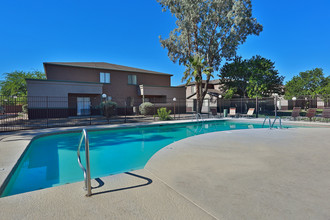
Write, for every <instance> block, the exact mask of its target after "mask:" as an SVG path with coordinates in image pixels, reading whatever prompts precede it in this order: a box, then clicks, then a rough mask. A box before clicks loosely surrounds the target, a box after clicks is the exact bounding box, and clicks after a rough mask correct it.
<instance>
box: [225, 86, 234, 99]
mask: <svg viewBox="0 0 330 220" xmlns="http://www.w3.org/2000/svg"><path fill="white" fill-rule="evenodd" d="M236 93H237V89H236V88H229V89H228V90H227V91H226V93H225V95H224V98H225V99H231V98H233V96H234V95H235V94H236Z"/></svg>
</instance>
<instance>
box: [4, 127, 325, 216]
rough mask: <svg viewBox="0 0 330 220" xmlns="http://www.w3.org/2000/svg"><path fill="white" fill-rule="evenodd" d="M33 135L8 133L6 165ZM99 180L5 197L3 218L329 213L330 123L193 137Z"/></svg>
mask: <svg viewBox="0 0 330 220" xmlns="http://www.w3.org/2000/svg"><path fill="white" fill-rule="evenodd" d="M34 135H35V134H34V132H33V131H25V132H22V133H21V134H19V133H17V134H15V135H14V134H12V135H9V136H4V138H3V139H2V140H1V141H0V151H1V154H0V168H1V167H5V166H4V165H6V164H7V165H6V166H7V167H10V164H12V163H14V164H15V162H16V161H15V159H13V158H16V160H17V155H18V156H19V155H20V153H22V151H23V150H24V148H25V146H26V145H27V143H28V142H29V140H30V139H31V137H32V136H34ZM24 145H25V146H24ZM15 152H16V153H15ZM7 171H8V170H7V168H5V171H0V177H1V176H4V175H5V174H4V173H5V172H7ZM1 178H3V177H1ZM100 180H101V181H100ZM100 180H99V181H98V182H97V181H95V180H93V186H94V187H97V186H99V187H98V188H96V189H93V193H94V195H93V196H92V197H91V198H86V197H84V196H83V195H84V191H83V189H82V187H83V182H78V183H73V184H67V185H62V186H58V187H52V188H48V189H43V190H38V191H33V192H28V193H23V194H19V195H14V196H9V197H4V198H0V209H1V212H0V219H42V218H47V219H59V218H60V219H63V218H64V219H68V218H70V219H80V218H86V219H88V218H95V219H100V218H102V219H104V218H111V219H330V187H329V186H330V129H329V128H293V129H283V130H276V129H273V130H269V129H249V130H234V131H223V132H215V133H208V134H204V135H199V136H194V137H190V138H187V139H183V140H181V141H178V142H175V143H173V144H171V145H168V146H167V147H165V148H163V149H162V150H160V151H159V152H157V153H156V154H155V155H154V156H153V157H152V158H151V159H150V161H149V162H148V164H147V165H146V167H145V169H143V170H138V171H134V172H131V173H125V174H119V175H114V176H108V177H102V178H100Z"/></svg>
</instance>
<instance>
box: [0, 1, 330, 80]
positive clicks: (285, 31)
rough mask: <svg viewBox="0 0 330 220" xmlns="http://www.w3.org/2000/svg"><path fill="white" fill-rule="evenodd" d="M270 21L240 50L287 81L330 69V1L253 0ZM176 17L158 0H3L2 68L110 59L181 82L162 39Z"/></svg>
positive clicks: (26, 68)
mask: <svg viewBox="0 0 330 220" xmlns="http://www.w3.org/2000/svg"><path fill="white" fill-rule="evenodd" d="M252 3H253V14H254V16H255V17H256V18H257V19H258V21H259V22H260V23H261V24H262V25H263V26H264V31H263V32H262V33H261V34H260V36H257V37H254V36H252V37H249V38H248V39H247V41H246V42H245V44H243V45H242V46H240V48H239V50H238V55H241V56H243V58H250V57H251V56H253V55H256V54H259V55H261V56H264V57H266V58H269V59H271V60H272V61H275V66H276V68H277V69H278V70H279V72H280V74H281V75H283V76H285V77H286V78H285V80H290V79H291V78H292V76H294V75H297V74H298V73H299V72H301V71H305V70H308V69H312V68H315V67H320V68H323V69H324V72H325V74H326V75H329V73H330V13H329V8H330V1H329V0H314V1H309V0H252ZM174 22H175V19H174V17H172V16H171V15H170V14H169V13H163V12H162V11H161V7H160V5H159V4H158V3H157V2H156V0H139V1H137V0H126V1H115V0H104V1H100V0H94V1H90V0H88V1H87V0H46V1H45V0H33V1H26V0H12V1H1V2H0V30H1V34H0V73H5V72H11V71H14V70H24V71H31V70H42V71H43V66H42V63H43V62H55V61H58V62H60V61H62V62H70V61H72V62H73V61H75V62H82V61H85V62H87V61H90V62H99V61H101V62H109V63H115V64H121V65H127V66H132V67H138V68H144V69H149V70H154V71H160V72H166V73H172V74H174V76H173V77H172V84H173V85H178V84H181V77H182V73H183V71H184V68H183V67H181V66H179V65H178V64H173V63H172V62H171V61H170V60H169V59H168V57H167V51H166V50H164V49H163V48H162V47H161V46H160V43H159V39H158V36H159V35H162V36H164V37H166V36H168V33H169V32H170V31H171V30H172V29H173V28H174V27H175V23H174Z"/></svg>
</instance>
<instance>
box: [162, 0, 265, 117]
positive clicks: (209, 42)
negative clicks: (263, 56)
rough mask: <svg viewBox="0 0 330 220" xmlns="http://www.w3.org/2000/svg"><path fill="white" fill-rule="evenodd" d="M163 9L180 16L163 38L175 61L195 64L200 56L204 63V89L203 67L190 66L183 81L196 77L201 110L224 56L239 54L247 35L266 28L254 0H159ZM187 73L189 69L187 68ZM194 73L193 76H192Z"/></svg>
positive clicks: (163, 44) (199, 108) (226, 57)
mask: <svg viewBox="0 0 330 220" xmlns="http://www.w3.org/2000/svg"><path fill="white" fill-rule="evenodd" d="M157 1H158V2H159V3H160V4H161V6H162V8H163V11H170V12H171V13H172V14H173V15H174V16H175V17H176V19H177V20H176V25H177V27H176V28H175V29H174V30H173V31H172V32H171V33H170V35H169V37H168V38H167V39H163V38H162V37H160V42H161V45H162V47H163V48H166V49H167V50H168V56H169V58H170V59H171V60H172V61H173V62H177V61H178V62H179V64H180V65H181V64H183V65H188V66H190V67H193V66H194V65H193V64H192V63H191V62H193V60H194V59H196V57H199V59H200V61H201V63H203V66H204V69H205V70H207V71H205V72H204V74H205V84H204V88H202V80H201V79H203V75H202V74H203V72H202V69H201V68H196V69H190V70H192V71H189V70H188V73H189V72H190V74H188V76H187V74H185V76H184V77H183V80H185V79H188V82H187V83H189V81H190V79H192V80H195V85H196V94H197V103H198V104H197V106H198V107H197V109H198V112H200V111H201V107H202V104H203V99H204V97H205V95H206V94H207V89H208V83H209V81H210V79H211V77H212V72H213V71H218V69H219V66H220V64H221V61H222V59H230V58H232V57H234V56H235V55H236V49H237V47H238V46H239V45H240V44H242V43H244V42H245V40H246V38H247V36H249V35H251V34H254V35H259V33H260V32H261V31H262V25H260V24H259V23H258V22H257V20H256V19H255V18H253V17H252V4H251V0H157ZM186 73H187V71H186ZM189 76H191V77H189Z"/></svg>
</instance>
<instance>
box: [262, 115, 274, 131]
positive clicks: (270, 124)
mask: <svg viewBox="0 0 330 220" xmlns="http://www.w3.org/2000/svg"><path fill="white" fill-rule="evenodd" d="M267 119H268V122H269V129H272V123H271V122H270V117H268V116H266V117H265V120H264V123H262V128H263V127H264V125H265V122H266V120H267Z"/></svg>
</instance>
